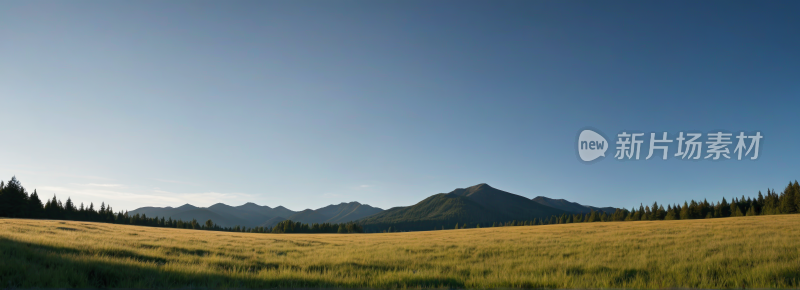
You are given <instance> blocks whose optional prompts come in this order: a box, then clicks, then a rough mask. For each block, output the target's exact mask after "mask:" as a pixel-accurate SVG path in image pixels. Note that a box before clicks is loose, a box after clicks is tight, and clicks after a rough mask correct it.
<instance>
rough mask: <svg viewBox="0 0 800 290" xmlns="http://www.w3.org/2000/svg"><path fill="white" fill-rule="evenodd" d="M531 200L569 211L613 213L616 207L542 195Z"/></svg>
mask: <svg viewBox="0 0 800 290" xmlns="http://www.w3.org/2000/svg"><path fill="white" fill-rule="evenodd" d="M533 201H535V202H538V203H540V204H543V205H546V206H549V207H552V208H557V209H560V210H564V211H568V212H571V213H584V214H585V213H589V212H591V211H592V210H594V211H597V212H605V213H608V214H612V213H614V211H616V210H617V209H616V208H614V207H594V206H586V205H582V204H578V203H577V202H571V201H568V200H565V199H552V198H548V197H544V196H537V197H535V198H534V199H533Z"/></svg>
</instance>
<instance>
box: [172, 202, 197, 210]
mask: <svg viewBox="0 0 800 290" xmlns="http://www.w3.org/2000/svg"><path fill="white" fill-rule="evenodd" d="M177 208H178V209H195V208H197V207H196V206H193V205H191V204H188V203H187V204H184V205H182V206H179V207H177Z"/></svg>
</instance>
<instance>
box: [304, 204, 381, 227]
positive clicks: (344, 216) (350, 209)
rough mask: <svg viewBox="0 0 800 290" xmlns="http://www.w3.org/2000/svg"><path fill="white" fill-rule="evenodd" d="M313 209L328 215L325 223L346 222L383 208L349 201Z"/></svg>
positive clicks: (377, 211) (372, 213) (369, 214)
mask: <svg viewBox="0 0 800 290" xmlns="http://www.w3.org/2000/svg"><path fill="white" fill-rule="evenodd" d="M315 211H316V212H317V213H319V214H321V215H324V216H326V217H328V219H327V220H325V222H327V223H346V222H351V221H355V220H358V219H361V218H365V217H368V216H371V215H374V214H376V213H379V212H382V211H383V209H380V208H377V207H372V206H369V205H367V204H361V203H358V202H355V201H354V202H350V203H344V202H343V203H340V204H338V205H333V204H332V205H329V206H326V207H323V208H319V209H316V210H315Z"/></svg>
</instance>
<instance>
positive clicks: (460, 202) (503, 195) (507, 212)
mask: <svg viewBox="0 0 800 290" xmlns="http://www.w3.org/2000/svg"><path fill="white" fill-rule="evenodd" d="M564 212H565V211H563V210H559V209H555V208H552V207H549V206H546V205H542V204H539V203H537V202H534V201H532V200H530V199H527V198H525V197H522V196H519V195H516V194H512V193H509V192H505V191H502V190H498V189H495V188H493V187H491V186H489V185H488V184H483V183H482V184H478V185H475V186H472V187H468V188H459V189H456V190H453V191H451V192H450V193H446V194H445V193H440V194H436V195H433V196H430V197H428V198H426V199H424V200H422V201H420V202H419V203H417V204H415V205H412V206H408V207H396V208H392V209H389V210H386V211H383V212H380V213H377V214H375V215H373V216H370V217H367V218H364V219H361V220H359V221H358V222H359V223H360V224H362V225H363V226H364V227H365V229H367V230H385V229H387V228H388V227H389V226H391V227H393V228H394V229H396V230H431V229H441V228H442V227H445V228H452V227H454V226H455V224H456V223H458V224H461V225H463V224H464V223H467V224H469V225H471V226H475V224H477V223H480V224H483V225H484V226H486V225H491V224H492V223H493V222H506V221H513V220H533V219H535V218H545V217H549V216H551V215H560V214H562V213H564Z"/></svg>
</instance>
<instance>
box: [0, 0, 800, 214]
mask: <svg viewBox="0 0 800 290" xmlns="http://www.w3.org/2000/svg"><path fill="white" fill-rule="evenodd" d="M798 15H800V2H798V1H758V2H756V1H748V2H739V1H604V2H601V1H474V2H473V1H233V2H231V1H2V2H0V123H1V124H2V129H0V130H2V137H0V154H1V155H2V157H0V158H1V159H0V160H2V162H0V177H2V179H3V180H8V179H10V178H11V176H13V175H16V176H17V178H18V179H20V180H21V181H22V184H23V185H24V186H25V187H26V188H27V189H28V190H29V191H33V189H34V188H35V189H37V190H38V192H39V194H40V195H42V196H44V197H52V195H53V194H56V195H57V196H58V197H59V198H61V199H64V200H65V199H66V198H67V197H68V196H70V197H72V199H73V200H74V201H78V202H86V203H87V204H88V202H94V203H95V204H98V203H99V202H101V201H105V202H107V203H110V204H111V205H112V206H113V207H114V209H115V210H123V209H127V210H132V209H135V208H138V207H140V206H147V205H153V206H179V205H182V204H184V203H191V204H194V205H197V206H209V205H212V204H214V203H217V202H223V203H227V204H231V205H239V204H242V203H244V202H248V201H252V202H255V203H257V204H262V205H269V206H273V207H274V206H278V205H283V206H286V207H288V208H290V209H293V210H302V209H305V208H318V207H321V206H325V205H328V204H332V203H340V202H349V201H359V202H361V203H366V204H370V205H373V206H378V207H382V208H390V207H393V206H406V205H411V204H414V203H416V202H417V201H419V200H421V199H423V198H425V197H427V196H429V195H432V194H435V193H440V192H449V191H451V190H453V189H455V188H458V187H467V186H471V185H475V184H478V183H488V184H490V185H492V186H494V187H496V188H499V189H502V190H506V191H509V192H513V193H516V194H520V195H523V196H527V197H530V198H532V197H536V196H539V195H543V196H548V197H551V198H565V199H568V200H571V201H576V202H579V203H583V204H589V205H595V206H617V207H631V206H638V205H639V204H640V203H645V204H651V203H652V202H653V201H658V202H659V203H678V202H681V203H682V202H683V201H684V200H686V199H692V198H694V199H698V198H699V199H702V198H708V199H709V201H712V200H719V199H720V198H721V197H723V196H725V197H728V198H730V197H732V196H742V195H748V196H750V195H755V194H757V192H758V191H759V190H761V191H765V190H766V189H767V188H768V187H769V188H777V189H778V190H779V191H780V190H781V189H783V187H784V186H785V185H786V183H787V182H789V181H790V180H795V179H800V167H798V164H800V152H798V149H799V148H800V134H798V133H800V128H798V124H800V17H799V16H798ZM587 126H591V127H594V128H597V129H599V130H600V131H602V133H604V134H605V135H606V136H611V137H614V136H615V135H616V134H617V133H618V132H621V131H624V130H627V131H629V132H631V131H637V132H644V133H649V132H665V131H666V132H668V133H670V134H671V135H670V138H673V137H675V136H672V135H674V134H677V133H678V132H681V131H691V130H694V131H698V132H711V131H715V130H727V131H731V132H734V133H736V132H739V131H746V132H754V131H760V132H761V134H762V135H763V136H764V139H762V142H761V144H760V145H761V146H760V155H759V159H758V160H755V161H753V160H742V161H737V160H725V161H717V162H714V161H709V160H702V161H686V160H679V159H670V160H666V161H664V160H660V159H651V160H639V161H617V160H613V159H612V158H610V157H613V155H614V150H613V148H612V149H611V150H609V151H608V152H607V155H608V156H607V157H606V158H605V159H603V160H600V161H599V162H595V163H591V164H584V163H582V162H581V161H579V160H578V159H577V153H576V152H577V149H576V144H575V143H576V142H575V141H576V138H577V134H578V133H579V131H580V130H581V129H583V128H585V127H587ZM648 135H649V134H648ZM610 141H612V142H614V141H616V140H610ZM734 141H735V139H734ZM734 145H735V143H734ZM671 150H672V151H670V152H671V153H674V152H675V150H676V147H673V148H672V149H671ZM731 150H733V148H732V147H731ZM646 153H647V152H646V151H645V152H643V155H642V158H643V157H644V156H646Z"/></svg>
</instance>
